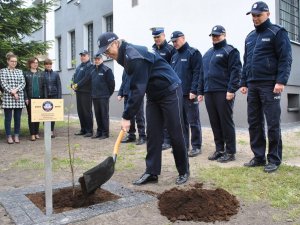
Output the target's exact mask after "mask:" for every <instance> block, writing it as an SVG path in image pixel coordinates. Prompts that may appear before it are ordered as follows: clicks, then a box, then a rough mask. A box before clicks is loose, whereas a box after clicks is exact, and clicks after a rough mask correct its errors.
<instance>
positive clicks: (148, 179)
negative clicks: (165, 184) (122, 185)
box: [132, 173, 158, 185]
mask: <svg viewBox="0 0 300 225" xmlns="http://www.w3.org/2000/svg"><path fill="white" fill-rule="evenodd" d="M150 182H151V183H157V182H158V176H157V175H152V174H149V173H144V174H143V175H142V176H141V177H140V178H139V179H138V180H136V181H133V182H132V184H134V185H142V184H146V183H150Z"/></svg>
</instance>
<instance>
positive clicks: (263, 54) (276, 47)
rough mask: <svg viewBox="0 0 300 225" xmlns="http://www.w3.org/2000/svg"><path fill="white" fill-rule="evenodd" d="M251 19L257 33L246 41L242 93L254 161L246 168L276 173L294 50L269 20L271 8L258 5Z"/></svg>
mask: <svg viewBox="0 0 300 225" xmlns="http://www.w3.org/2000/svg"><path fill="white" fill-rule="evenodd" d="M248 14H251V15H252V21H253V23H254V27H255V30H253V31H252V32H250V33H249V34H248V36H247V37H246V40H245V54H244V64H243V71H242V79H241V89H240V90H241V92H242V93H243V94H246V93H248V97H247V103H248V123H249V134H250V145H251V150H252V151H253V153H254V158H253V159H251V160H250V162H248V163H245V164H244V166H247V167H255V166H264V171H265V172H268V173H270V172H274V171H276V170H277V169H278V167H279V165H280V164H281V161H282V139H281V128H280V114H281V108H280V98H281V93H282V92H283V90H284V86H285V85H286V84H287V82H288V78H289V76H290V71H291V64H292V50H291V44H290V40H289V37H288V34H287V31H286V30H285V29H284V28H282V27H281V26H278V25H276V24H272V23H271V22H270V19H269V15H270V12H269V7H268V5H267V4H266V3H265V2H261V1H260V2H256V3H254V4H253V5H252V8H251V10H250V11H249V12H248V13H247V15H248ZM265 119H266V122H267V127H268V132H267V134H268V141H269V143H268V148H269V151H268V153H267V160H268V164H267V165H266V156H265V153H266V135H265Z"/></svg>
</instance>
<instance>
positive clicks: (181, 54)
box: [171, 42, 202, 95]
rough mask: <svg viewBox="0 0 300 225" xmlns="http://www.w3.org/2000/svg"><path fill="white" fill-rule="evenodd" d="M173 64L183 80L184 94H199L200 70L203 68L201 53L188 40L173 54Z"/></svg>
mask: <svg viewBox="0 0 300 225" xmlns="http://www.w3.org/2000/svg"><path fill="white" fill-rule="evenodd" d="M171 66H172V68H173V69H174V70H175V72H176V73H177V74H178V76H179V78H180V80H181V82H182V93H183V95H189V94H190V93H193V94H195V95H196V94H197V88H198V81H199V75H200V71H201V69H202V55H201V53H200V52H199V51H198V50H197V49H195V48H192V47H190V46H189V44H188V43H187V42H186V43H185V44H184V45H183V46H182V47H181V48H180V49H178V50H177V52H176V53H175V54H174V55H173V56H172V59H171Z"/></svg>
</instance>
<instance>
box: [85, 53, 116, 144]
mask: <svg viewBox="0 0 300 225" xmlns="http://www.w3.org/2000/svg"><path fill="white" fill-rule="evenodd" d="M90 71H91V72H90V76H91V79H92V99H93V105H94V111H95V117H96V121H97V132H96V134H95V136H93V137H92V138H99V139H100V140H101V139H106V138H108V137H109V98H110V97H111V95H112V94H113V93H114V90H115V77H114V74H113V72H112V70H111V69H110V68H109V67H107V66H105V65H104V64H103V59H102V56H101V54H99V55H95V56H94V65H93V66H92V68H91V70H90Z"/></svg>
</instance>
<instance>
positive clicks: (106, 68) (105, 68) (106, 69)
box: [102, 65, 110, 72]
mask: <svg viewBox="0 0 300 225" xmlns="http://www.w3.org/2000/svg"><path fill="white" fill-rule="evenodd" d="M102 68H103V70H104V72H106V71H108V70H109V69H110V68H109V67H108V66H106V65H103V67H102Z"/></svg>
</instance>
